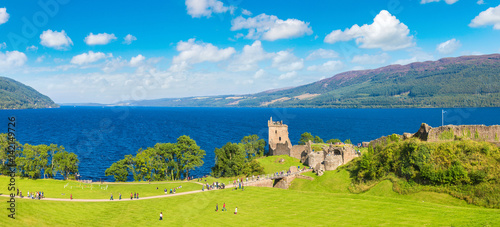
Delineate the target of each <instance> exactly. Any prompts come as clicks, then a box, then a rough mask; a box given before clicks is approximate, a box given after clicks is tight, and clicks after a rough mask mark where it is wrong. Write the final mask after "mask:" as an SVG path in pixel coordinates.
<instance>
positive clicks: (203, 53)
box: [170, 38, 236, 71]
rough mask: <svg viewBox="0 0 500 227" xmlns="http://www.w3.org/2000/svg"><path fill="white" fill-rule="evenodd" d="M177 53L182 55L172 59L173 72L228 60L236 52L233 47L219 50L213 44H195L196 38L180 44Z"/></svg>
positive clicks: (171, 68)
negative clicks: (200, 64) (201, 64)
mask: <svg viewBox="0 0 500 227" xmlns="http://www.w3.org/2000/svg"><path fill="white" fill-rule="evenodd" d="M177 51H179V52H180V53H179V55H177V56H174V58H173V59H172V66H171V67H170V70H171V71H183V70H186V69H187V68H189V66H190V65H191V64H197V63H201V62H219V61H222V60H226V59H228V58H229V57H231V55H233V54H234V53H235V52H236V51H235V50H234V48H232V47H228V48H225V49H219V48H218V47H216V46H214V45H212V44H211V43H203V42H195V39H194V38H193V39H189V40H188V41H187V42H184V41H180V42H178V43H177Z"/></svg>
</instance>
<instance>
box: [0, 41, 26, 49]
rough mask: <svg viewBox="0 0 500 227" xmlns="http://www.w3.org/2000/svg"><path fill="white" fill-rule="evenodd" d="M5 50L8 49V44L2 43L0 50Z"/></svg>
mask: <svg viewBox="0 0 500 227" xmlns="http://www.w3.org/2000/svg"><path fill="white" fill-rule="evenodd" d="M5 48H7V43H5V42H3V43H0V49H5ZM26 49H27V48H26Z"/></svg>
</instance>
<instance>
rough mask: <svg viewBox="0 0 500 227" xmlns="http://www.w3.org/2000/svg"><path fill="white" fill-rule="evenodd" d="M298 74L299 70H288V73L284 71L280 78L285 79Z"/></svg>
mask: <svg viewBox="0 0 500 227" xmlns="http://www.w3.org/2000/svg"><path fill="white" fill-rule="evenodd" d="M296 75H297V72H295V71H292V72H287V73H283V74H281V75H280V77H279V79H280V80H284V79H290V78H293V77H295V76H296Z"/></svg>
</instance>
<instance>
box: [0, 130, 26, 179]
mask: <svg viewBox="0 0 500 227" xmlns="http://www.w3.org/2000/svg"><path fill="white" fill-rule="evenodd" d="M9 142H11V143H9ZM11 144H14V145H15V146H13V147H12V148H14V158H15V159H14V160H13V161H16V160H17V158H18V157H19V156H21V154H22V148H23V146H22V145H21V144H20V143H19V142H18V141H17V140H13V141H9V137H8V135H7V133H0V173H2V174H4V175H8V174H9V171H10V170H9V167H8V166H7V164H8V163H9V162H10V161H9V146H10V145H11Z"/></svg>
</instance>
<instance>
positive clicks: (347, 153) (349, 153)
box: [343, 144, 358, 164]
mask: <svg viewBox="0 0 500 227" xmlns="http://www.w3.org/2000/svg"><path fill="white" fill-rule="evenodd" d="M356 157H358V154H356V149H355V148H354V146H353V145H352V144H346V145H345V146H344V147H343V158H344V163H343V164H346V163H348V162H350V161H351V160H353V159H354V158H356Z"/></svg>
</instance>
